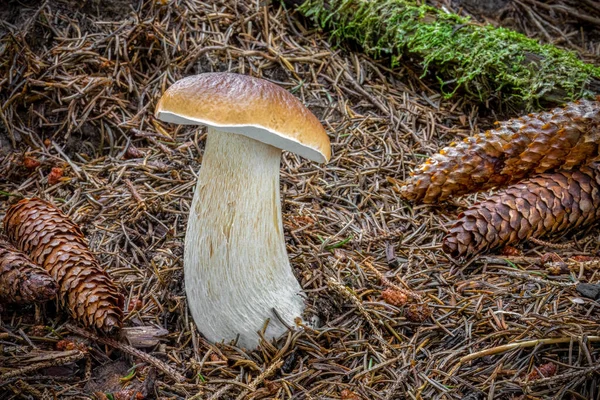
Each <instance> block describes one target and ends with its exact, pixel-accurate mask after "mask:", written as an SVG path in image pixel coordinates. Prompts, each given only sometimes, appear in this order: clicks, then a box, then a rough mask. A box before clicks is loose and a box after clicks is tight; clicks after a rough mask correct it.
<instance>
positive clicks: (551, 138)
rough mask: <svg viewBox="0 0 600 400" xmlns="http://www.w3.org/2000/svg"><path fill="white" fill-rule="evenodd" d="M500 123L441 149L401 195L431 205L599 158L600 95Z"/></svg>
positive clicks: (415, 175) (418, 172)
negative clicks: (496, 126) (491, 128)
mask: <svg viewBox="0 0 600 400" xmlns="http://www.w3.org/2000/svg"><path fill="white" fill-rule="evenodd" d="M499 125H500V126H499V127H498V128H496V129H493V130H490V131H487V132H484V133H480V134H478V135H475V136H474V137H469V138H466V139H465V140H464V141H463V142H461V143H458V144H456V143H453V144H451V145H450V147H446V148H444V149H442V150H441V151H440V152H439V153H438V154H436V155H434V156H433V157H431V158H430V159H429V160H427V161H426V162H425V163H424V164H422V165H421V166H420V167H419V168H418V169H417V170H416V171H415V172H414V173H413V174H411V175H412V176H411V178H409V179H408V181H407V182H406V184H405V185H404V186H403V187H402V188H401V189H400V192H401V195H402V196H403V197H405V198H406V199H408V200H413V201H422V202H423V203H435V202H438V201H444V200H447V199H448V198H449V197H451V196H455V195H461V194H465V193H469V192H473V191H477V190H484V189H489V188H492V187H499V186H503V185H507V184H511V183H514V182H517V181H519V180H521V179H523V178H526V177H528V176H531V175H532V174H534V173H535V174H539V173H543V172H550V171H554V170H558V169H562V170H570V169H572V168H573V167H576V166H579V165H585V164H588V163H590V162H592V161H595V160H598V159H599V156H600V97H599V98H598V100H597V101H588V100H580V101H577V102H574V103H569V104H568V105H567V106H566V107H564V108H556V109H554V110H551V111H549V112H542V113H539V114H529V115H528V116H524V117H521V118H518V119H512V120H509V121H507V122H502V123H500V124H499Z"/></svg>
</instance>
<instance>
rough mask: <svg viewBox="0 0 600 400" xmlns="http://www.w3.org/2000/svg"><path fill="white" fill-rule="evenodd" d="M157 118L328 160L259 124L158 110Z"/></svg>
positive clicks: (321, 160)
mask: <svg viewBox="0 0 600 400" xmlns="http://www.w3.org/2000/svg"><path fill="white" fill-rule="evenodd" d="M157 118H158V119H159V120H161V121H165V122H172V123H174V124H181V125H206V126H208V127H212V128H215V129H217V130H220V131H224V132H231V133H237V134H239V135H244V136H247V137H249V138H251V139H254V140H258V141H259V142H262V143H266V144H269V145H271V146H273V147H277V148H278V149H282V150H286V151H289V152H292V153H294V154H298V155H300V156H302V157H304V158H308V159H309V160H311V161H316V162H319V163H324V162H327V158H326V157H325V156H324V155H323V153H321V152H320V151H317V150H315V149H313V148H312V147H309V146H305V145H303V144H302V143H300V142H298V141H297V140H294V139H291V138H289V137H286V136H283V135H282V134H281V133H279V132H275V131H271V130H268V129H265V128H263V127H260V126H258V125H215V124H214V123H213V122H210V121H207V120H203V119H198V118H191V117H186V116H182V115H178V114H174V113H170V112H167V111H158V113H157Z"/></svg>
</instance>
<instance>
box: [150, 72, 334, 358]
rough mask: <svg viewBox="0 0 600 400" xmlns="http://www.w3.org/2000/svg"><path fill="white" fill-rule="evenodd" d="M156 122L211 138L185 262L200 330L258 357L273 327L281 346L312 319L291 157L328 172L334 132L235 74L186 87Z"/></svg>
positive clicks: (280, 92) (188, 82) (195, 79)
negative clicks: (296, 235) (291, 241)
mask: <svg viewBox="0 0 600 400" xmlns="http://www.w3.org/2000/svg"><path fill="white" fill-rule="evenodd" d="M155 115H156V118H158V119H160V120H162V121H165V122H171V123H175V124H186V125H204V126H206V127H207V128H208V137H207V141H206V147H205V150H204V157H203V160H202V167H201V168H200V172H199V176H198V184H197V187H196V192H195V194H194V200H193V202H192V208H191V210H190V216H189V219H188V229H187V234H186V239H185V256H184V273H185V286H186V293H187V296H188V304H189V308H190V310H191V312H192V317H193V318H194V321H195V322H196V325H197V326H198V329H199V330H200V332H202V333H203V334H204V335H205V336H206V338H207V339H208V340H210V341H213V342H220V341H222V340H225V341H230V340H233V339H236V338H239V340H238V342H237V343H238V345H240V346H243V347H247V348H255V347H257V346H258V344H259V342H260V340H259V339H260V336H259V334H258V332H259V331H262V330H263V328H264V327H265V322H266V321H267V320H268V321H269V323H268V324H267V326H266V329H265V331H264V337H265V338H266V339H271V338H275V337H278V336H280V335H281V334H283V333H285V331H286V330H287V327H288V326H294V322H295V319H296V318H298V317H300V316H301V315H302V311H303V310H304V301H303V299H302V297H301V296H300V291H301V288H300V284H299V283H298V281H297V280H296V278H295V277H294V275H293V274H292V269H291V268H290V264H289V262H288V258H287V252H286V250H285V240H284V236H283V224H282V223H281V205H280V201H279V162H280V157H281V150H286V151H291V152H294V153H296V154H298V155H300V156H302V157H305V158H308V159H309V160H312V161H316V162H327V161H329V158H330V157H331V145H330V142H329V137H328V136H327V132H325V129H324V128H323V125H321V123H320V122H319V120H318V119H317V118H316V117H315V116H314V115H313V114H312V113H311V112H310V110H308V109H307V108H306V107H305V106H304V105H303V104H302V103H301V102H300V101H299V100H298V99H296V98H295V97H294V96H293V95H292V94H291V93H289V92H288V91H286V90H285V89H283V88H281V87H279V86H277V85H275V84H274V83H271V82H269V81H266V80H264V79H259V78H254V77H251V76H247V75H239V74H233V73H227V72H214V73H205V74H200V75H194V76H188V77H186V78H183V79H180V80H179V81H177V82H175V83H174V84H173V85H171V87H169V89H167V91H166V92H165V93H163V95H162V96H161V98H160V100H159V102H158V104H157V105H156V113H155ZM280 319H281V320H280ZM282 321H283V322H282ZM286 325H287V326H286Z"/></svg>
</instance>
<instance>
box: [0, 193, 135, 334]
mask: <svg viewBox="0 0 600 400" xmlns="http://www.w3.org/2000/svg"><path fill="white" fill-rule="evenodd" d="M4 230H5V232H6V234H7V235H8V237H9V239H10V240H11V241H12V242H13V243H14V244H15V245H16V246H17V247H18V248H19V249H21V250H22V251H24V252H26V253H28V254H29V255H30V256H31V259H32V260H33V262H35V263H38V264H39V265H41V266H43V267H44V269H45V270H46V271H48V272H49V273H50V275H51V276H52V277H53V278H54V279H56V282H57V283H58V286H59V294H60V303H61V306H62V307H63V308H65V309H66V310H68V312H69V313H70V314H71V316H72V317H73V318H74V319H76V320H77V321H80V322H81V323H82V324H83V325H85V326H88V327H92V328H97V329H99V330H101V331H103V332H105V333H109V334H110V333H114V332H115V331H117V330H118V329H120V327H121V324H122V320H123V303H124V299H123V296H122V295H121V294H120V293H119V291H118V289H117V287H116V286H115V284H114V283H113V281H112V280H111V278H110V277H109V276H108V275H107V273H106V272H105V271H104V270H103V269H102V268H101V267H100V266H99V265H98V262H97V261H96V259H95V258H94V256H93V255H92V253H91V252H90V250H89V248H88V246H87V243H86V242H85V239H84V237H83V233H82V232H81V230H80V229H79V227H78V226H77V225H76V224H75V223H73V222H72V221H71V220H70V219H69V217H67V216H66V215H65V214H63V213H62V212H60V210H58V209H57V208H56V207H54V206H53V205H52V204H50V203H48V202H46V201H43V200H40V199H36V198H33V199H23V200H21V201H19V202H18V203H16V204H14V205H12V206H11V207H10V208H9V209H8V211H7V212H6V216H5V218H4Z"/></svg>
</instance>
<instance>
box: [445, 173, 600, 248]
mask: <svg viewBox="0 0 600 400" xmlns="http://www.w3.org/2000/svg"><path fill="white" fill-rule="evenodd" d="M598 220H600V163H592V164H590V165H589V166H584V167H581V168H580V169H579V170H575V171H559V172H555V173H545V174H541V175H538V176H535V177H533V178H531V179H527V180H524V181H522V182H521V183H518V184H515V185H512V186H510V187H509V188H507V189H504V190H501V191H498V192H497V193H496V194H494V195H492V196H490V197H489V198H488V199H486V200H484V201H482V202H480V203H478V204H475V205H473V206H472V207H470V208H469V209H468V210H466V211H465V212H463V213H461V214H460V215H459V216H458V220H457V221H456V223H455V224H454V225H453V226H452V228H450V232H449V233H448V235H447V236H446V237H445V238H444V241H443V244H442V249H443V250H444V252H446V253H447V254H450V255H451V256H453V257H463V256H471V255H475V254H477V253H480V252H482V251H486V250H490V249H493V248H496V247H499V246H506V245H508V244H512V243H516V242H519V241H523V240H527V239H529V238H531V237H535V238H538V237H542V236H546V235H555V234H560V233H564V232H566V231H569V230H573V229H575V228H582V227H584V226H586V225H590V224H592V223H593V222H595V221H598Z"/></svg>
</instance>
